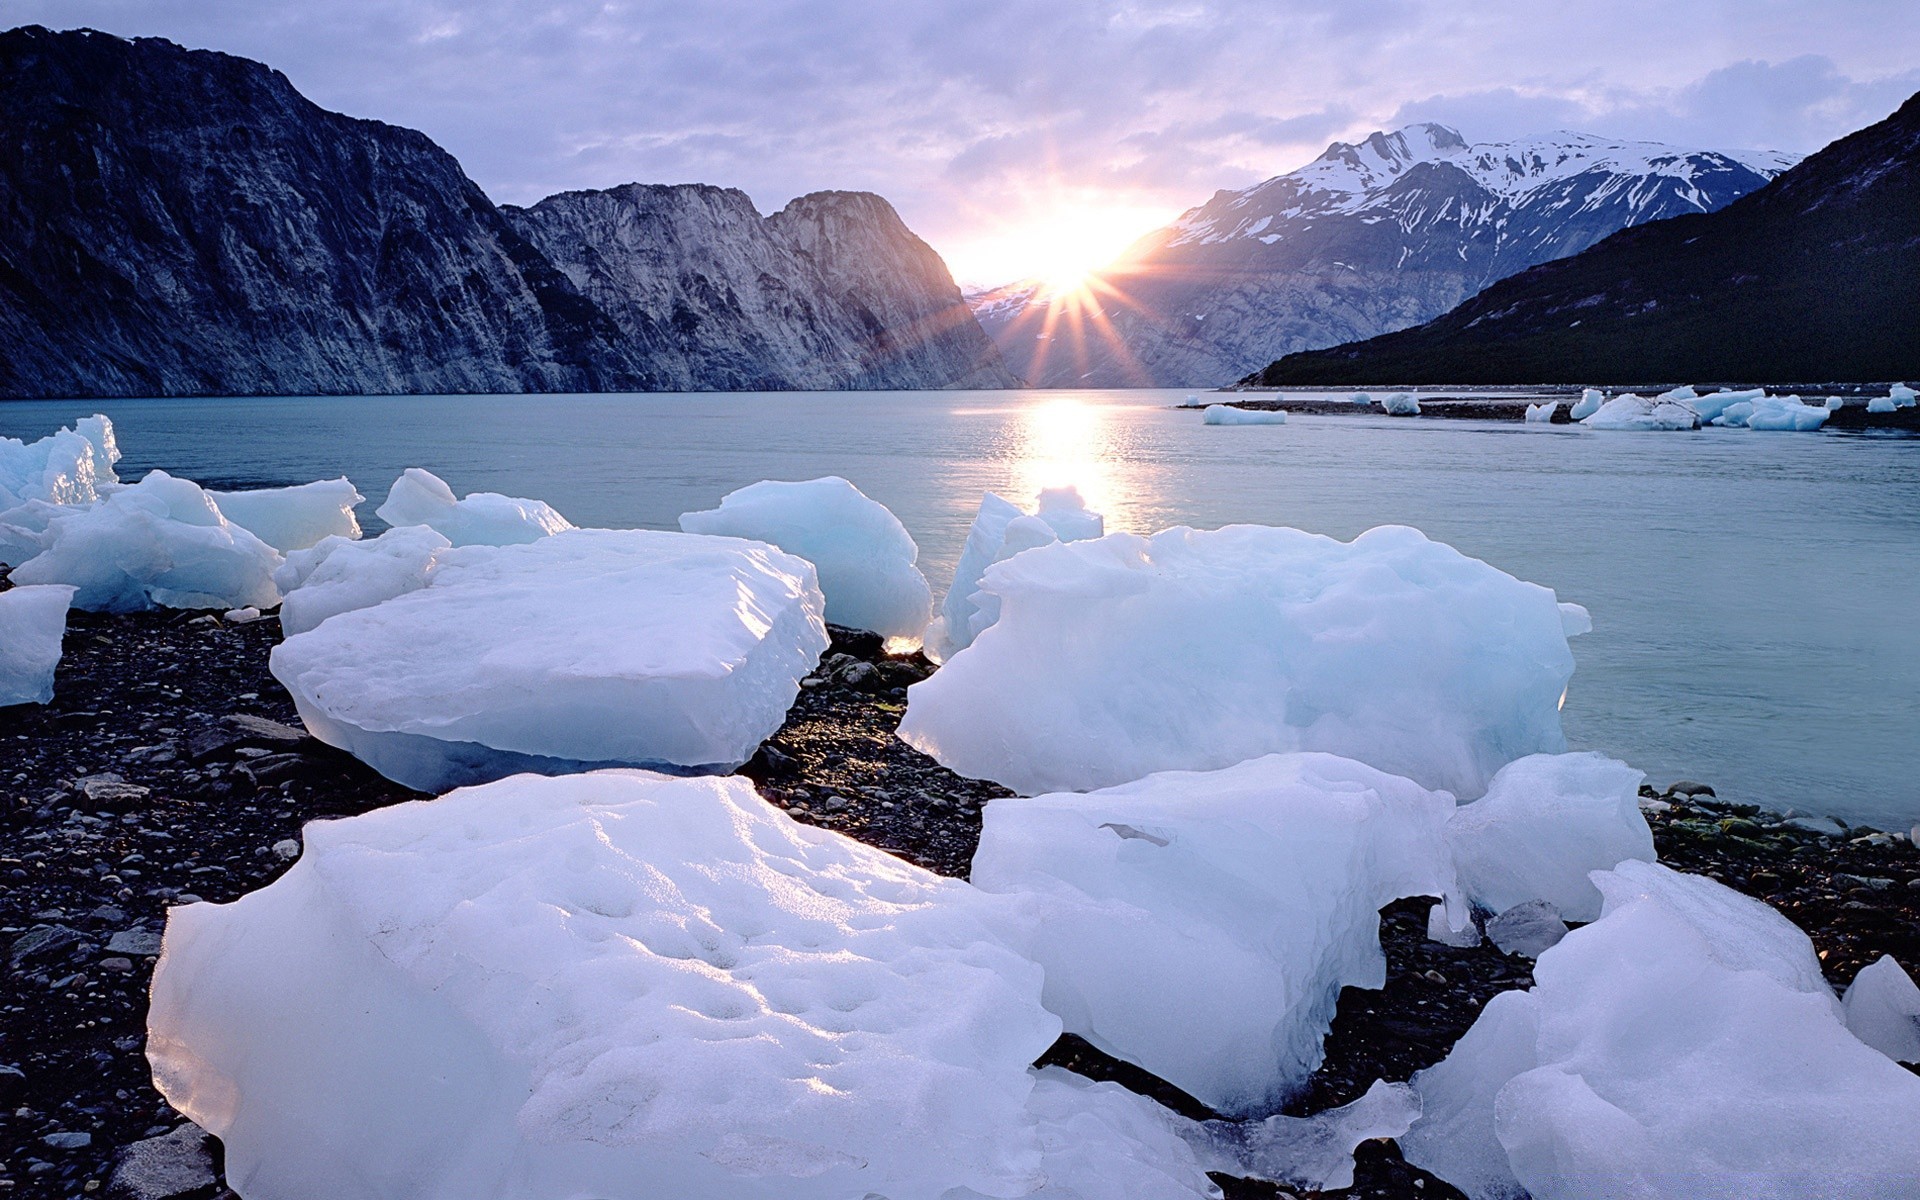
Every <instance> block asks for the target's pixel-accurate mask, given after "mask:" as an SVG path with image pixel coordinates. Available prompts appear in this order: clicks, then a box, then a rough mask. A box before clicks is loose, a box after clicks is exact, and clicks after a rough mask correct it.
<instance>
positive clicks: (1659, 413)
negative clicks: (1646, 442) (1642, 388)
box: [1581, 388, 1700, 430]
mask: <svg viewBox="0 0 1920 1200" xmlns="http://www.w3.org/2000/svg"><path fill="white" fill-rule="evenodd" d="M1687 390H1688V391H1692V389H1691V388H1689V389H1687ZM1671 395H1673V393H1672V392H1668V393H1667V394H1666V396H1662V397H1660V398H1657V399H1653V400H1649V399H1647V398H1646V397H1645V396H1636V395H1634V394H1633V393H1632V392H1628V393H1626V394H1625V395H1623V396H1615V397H1614V398H1613V399H1611V400H1609V401H1607V402H1606V403H1605V404H1602V405H1601V406H1600V407H1599V408H1597V409H1595V410H1594V411H1593V412H1591V413H1589V414H1588V415H1587V416H1586V417H1584V418H1582V419H1581V424H1583V425H1585V426H1586V427H1587V428H1588V429H1627V430H1649V429H1698V428H1699V427H1700V418H1699V416H1698V415H1697V414H1696V413H1695V412H1694V411H1693V409H1692V408H1691V407H1689V406H1688V405H1686V404H1682V403H1681V402H1680V401H1678V400H1671V399H1667V396H1671Z"/></svg>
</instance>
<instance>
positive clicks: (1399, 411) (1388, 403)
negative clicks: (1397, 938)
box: [1380, 392, 1420, 417]
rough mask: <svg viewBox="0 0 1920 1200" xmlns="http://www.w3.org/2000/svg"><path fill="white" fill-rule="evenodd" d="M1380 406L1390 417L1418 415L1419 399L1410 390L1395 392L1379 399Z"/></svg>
mask: <svg viewBox="0 0 1920 1200" xmlns="http://www.w3.org/2000/svg"><path fill="white" fill-rule="evenodd" d="M1380 407H1381V408H1383V409H1385V410H1386V412H1387V415H1388V416H1391V417H1417V416H1419V415H1420V401H1419V400H1418V399H1416V398H1415V397H1414V395H1413V393H1412V392H1395V393H1393V394H1392V395H1391V396H1387V397H1385V398H1383V399H1382V400H1381V401H1380Z"/></svg>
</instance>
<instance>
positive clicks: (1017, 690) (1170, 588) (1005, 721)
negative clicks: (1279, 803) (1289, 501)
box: [900, 525, 1584, 797]
mask: <svg viewBox="0 0 1920 1200" xmlns="http://www.w3.org/2000/svg"><path fill="white" fill-rule="evenodd" d="M983 586H984V590H985V591H987V592H989V593H992V594H993V595H994V596H995V597H997V598H998V600H999V601H1000V605H1001V608H1000V619H999V621H998V623H996V624H995V625H994V626H993V627H992V628H991V629H989V630H988V631H987V632H986V633H985V634H984V635H983V636H981V637H980V639H979V640H978V641H976V642H975V643H974V644H973V645H972V646H971V647H969V648H968V649H967V651H966V652H965V653H964V654H956V655H954V656H953V658H952V660H951V661H950V662H948V663H947V665H946V666H944V667H943V668H941V670H940V671H939V672H938V673H936V674H935V675H934V676H933V677H932V678H931V679H928V680H927V681H926V682H924V683H920V684H917V685H915V686H914V687H912V688H911V689H909V690H908V693H907V694H908V698H909V699H908V706H907V713H906V717H905V719H904V720H902V722H901V724H900V736H901V737H903V738H905V739H906V740H907V741H908V742H909V743H911V744H912V745H913V746H915V747H916V748H918V749H920V750H922V751H925V752H926V753H928V754H930V755H932V756H933V757H934V758H936V759H938V760H939V761H940V762H941V763H943V764H944V765H946V766H948V767H951V768H952V769H954V770H956V771H958V772H960V773H961V774H963V775H969V776H972V777H974V778H981V779H993V780H997V781H998V782H1000V783H1003V784H1005V785H1007V786H1008V787H1010V788H1013V789H1014V790H1015V791H1018V792H1021V793H1024V794H1029V795H1031V794H1035V793H1039V792H1046V791H1083V790H1086V789H1090V788H1097V787H1107V786H1111V785H1113V784H1116V783H1123V782H1125V781H1127V780H1129V779H1138V778H1140V777H1141V776H1143V775H1148V774H1151V773H1152V772H1154V771H1165V770H1181V769H1186V770H1205V769H1209V768H1213V767H1223V766H1227V765H1229V764H1231V763H1235V762H1240V761H1242V760H1244V759H1248V758H1254V757H1257V756H1259V755H1262V754H1271V753H1276V752H1282V751H1289V750H1325V751H1329V752H1331V753H1334V754H1343V755H1346V756H1348V757H1351V758H1357V759H1360V760H1361V761H1364V762H1367V763H1369V764H1371V765H1373V766H1375V767H1379V768H1380V769H1382V770H1385V771H1390V772H1393V773H1395V774H1399V775H1406V776H1408V777H1410V778H1412V779H1415V780H1418V781H1419V782H1420V783H1422V784H1424V785H1425V786H1427V787H1434V788H1445V789H1447V790H1449V791H1451V792H1453V793H1454V794H1455V795H1458V796H1466V797H1474V796H1478V795H1480V793H1482V792H1483V791H1485V790H1486V786H1487V782H1488V781H1489V780H1490V779H1492V777H1493V774H1494V772H1496V771H1498V770H1499V769H1500V768H1501V767H1503V766H1505V765H1506V764H1507V763H1508V762H1511V761H1512V760H1514V759H1516V758H1519V757H1522V756H1524V755H1527V754H1534V753H1556V752H1559V751H1562V750H1564V749H1566V741H1565V739H1564V737H1563V736H1562V734H1561V729H1560V712H1559V703H1560V697H1561V695H1562V694H1563V693H1564V691H1565V689H1566V684H1567V680H1568V678H1569V677H1570V676H1571V674H1572V672H1573V655H1572V653H1571V651H1569V650H1568V648H1567V636H1568V632H1569V630H1577V629H1578V628H1580V627H1581V625H1580V622H1579V620H1578V619H1577V618H1580V617H1584V613H1576V612H1574V611H1573V610H1572V608H1571V606H1569V607H1568V611H1567V612H1565V613H1563V612H1562V606H1559V605H1557V604H1556V603H1555V600H1554V595H1553V593H1552V592H1551V591H1549V590H1548V589H1546V588H1543V587H1539V586H1536V585H1534V584H1530V583H1523V582H1521V581H1520V580H1518V579H1515V578H1513V577H1512V576H1511V575H1507V574H1505V573H1504V572H1501V571H1498V570H1495V569H1494V568H1493V567H1490V566H1488V565H1487V564H1486V563H1483V562H1480V561H1478V560H1476V559H1471V558H1468V557H1466V556H1465V555H1463V554H1461V553H1459V552H1458V551H1456V550H1454V549H1453V548H1452V547H1450V546H1446V545H1443V544H1441V543H1438V542H1432V541H1428V540H1427V538H1426V537H1425V536H1424V535H1422V534H1421V533H1420V531H1419V530H1416V529H1409V528H1406V527H1404V526H1385V527H1382V528H1379V529H1374V530H1370V531H1368V532H1366V533H1363V534H1361V535H1360V536H1359V537H1357V538H1355V539H1354V540H1353V541H1352V542H1337V541H1334V540H1333V539H1332V538H1327V537H1320V536H1317V535H1314V534H1309V533H1303V532H1301V531H1300V530H1297V529H1276V528H1270V527H1267V526H1260V525H1235V526H1229V527H1227V528H1225V529H1219V530H1214V531H1211V532H1199V531H1196V530H1192V529H1170V530H1167V531H1166V532H1164V533H1160V534H1156V535H1155V536H1153V537H1151V538H1143V537H1137V536H1134V535H1131V534H1114V535H1111V536H1109V537H1106V538H1102V539H1100V540H1098V541H1085V542H1073V543H1068V544H1061V545H1048V546H1042V547H1039V548H1037V549H1032V550H1028V551H1026V552H1025V553H1022V554H1020V555H1018V556H1017V557H1014V558H1011V559H1008V560H1006V561H1004V562H1000V563H996V564H995V565H993V566H992V567H989V568H988V569H987V571H986V579H985V583H984V585H983Z"/></svg>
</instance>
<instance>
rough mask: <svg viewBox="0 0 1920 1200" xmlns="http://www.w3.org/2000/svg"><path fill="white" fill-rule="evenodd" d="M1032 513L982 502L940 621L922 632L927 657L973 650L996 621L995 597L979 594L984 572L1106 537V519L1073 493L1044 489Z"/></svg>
mask: <svg viewBox="0 0 1920 1200" xmlns="http://www.w3.org/2000/svg"><path fill="white" fill-rule="evenodd" d="M1036 508H1037V511H1035V512H1034V513H1033V514H1032V515H1031V516H1029V515H1028V514H1027V513H1025V512H1023V511H1022V510H1021V508H1020V506H1019V505H1017V504H1014V503H1013V502H1012V501H1009V500H1003V499H1001V498H1000V497H999V496H996V495H994V494H993V493H992V492H988V493H987V494H986V495H985V496H983V497H981V499H980V512H979V515H978V516H976V517H974V519H973V527H972V528H971V529H969V530H968V531H967V544H966V546H965V547H964V548H963V549H962V550H961V552H960V562H959V565H958V566H956V567H955V568H954V571H953V586H952V587H950V588H948V589H947V596H946V599H945V600H944V601H942V602H941V605H940V616H939V617H938V618H937V619H936V620H935V621H934V623H933V625H932V626H930V627H929V628H928V630H927V653H928V654H930V655H932V656H933V658H934V659H935V661H945V660H946V659H948V658H950V657H952V656H953V655H954V654H955V653H957V652H958V651H960V650H964V649H965V648H966V647H968V646H970V645H972V644H973V639H974V638H976V637H979V636H980V633H981V631H982V630H984V629H986V628H987V627H988V626H989V625H992V624H993V623H994V621H996V620H998V619H999V616H1000V600H999V597H997V596H992V595H986V596H983V595H982V594H981V592H980V581H981V579H982V577H983V576H985V574H986V570H987V568H988V567H990V566H992V565H993V564H994V563H997V562H1004V561H1005V560H1007V559H1009V558H1012V557H1013V556H1014V555H1016V554H1018V553H1020V552H1021V551H1022V550H1031V549H1033V548H1034V547H1036V546H1045V545H1048V544H1050V543H1052V542H1076V541H1086V540H1088V539H1091V538H1097V537H1100V536H1101V535H1102V534H1103V533H1105V532H1106V521H1105V519H1104V518H1102V517H1101V515H1100V514H1099V513H1096V512H1089V511H1088V510H1087V507H1086V501H1084V500H1082V499H1081V498H1080V493H1079V491H1078V490H1076V489H1074V488H1071V487H1063V488H1047V489H1045V490H1043V491H1042V492H1041V493H1040V500H1039V503H1038V505H1037V506H1036Z"/></svg>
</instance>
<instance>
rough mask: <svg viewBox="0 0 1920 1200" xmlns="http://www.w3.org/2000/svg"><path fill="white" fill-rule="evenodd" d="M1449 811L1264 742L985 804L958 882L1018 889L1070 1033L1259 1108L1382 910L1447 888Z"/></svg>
mask: <svg viewBox="0 0 1920 1200" xmlns="http://www.w3.org/2000/svg"><path fill="white" fill-rule="evenodd" d="M959 661H961V660H960V659H956V660H955V662H956V663H957V662H959ZM946 669H952V668H951V667H949V668H946ZM1451 810H1452V800H1451V798H1450V797H1448V796H1446V795H1444V794H1439V793H1434V792H1429V791H1427V790H1426V789H1424V788H1422V787H1420V786H1419V785H1418V784H1415V783H1413V782H1412V781H1410V780H1407V779H1402V778H1399V777H1397V776H1393V775H1388V774H1386V773H1384V772H1381V771H1376V770H1374V769H1373V768H1372V767H1369V766H1366V765H1364V764H1362V763H1357V762H1353V761H1351V760H1349V759H1343V758H1337V757H1335V756H1333V755H1330V754H1294V755H1275V756H1272V757H1268V758H1260V759H1255V760H1253V761H1251V762H1244V763H1240V764H1238V765H1237V766H1232V767H1228V768H1226V769H1224V770H1220V771H1210V772H1198V773H1196V772H1167V773H1165V774H1160V775H1153V776H1149V777H1148V778H1146V779H1142V780H1139V781H1137V782H1134V783H1129V784H1126V785H1123V786H1121V787H1115V788H1108V789H1106V790H1104V791H1098V792H1093V793H1090V794H1086V795H1077V794H1071V793H1062V794H1057V795H1049V796H1040V797H1037V798H1034V799H1024V800H1023V799H1008V800H995V801H993V802H992V803H990V804H988V805H987V806H986V808H985V810H984V811H983V821H984V825H983V827H982V830H981V835H980V847H979V850H978V851H977V852H976V853H975V855H974V859H973V870H972V876H971V877H972V879H973V881H974V884H975V886H977V887H980V888H982V889H984V890H986V891H990V892H997V893H1004V894H1008V895H1013V896H1018V897H1021V898H1022V900H1023V905H1024V908H1023V911H1024V912H1025V914H1026V916H1027V919H1028V923H1029V927H1030V931H1031V932H1030V933H1029V935H1028V936H1029V939H1030V953H1031V955H1032V957H1033V958H1034V960H1035V961H1036V962H1038V963H1040V964H1041V966H1043V967H1044V968H1045V969H1046V1004H1047V1007H1048V1008H1049V1009H1051V1010H1052V1011H1053V1012H1056V1013H1058V1014H1060V1017H1061V1019H1062V1020H1063V1021H1065V1022H1066V1026H1067V1028H1068V1029H1069V1030H1071V1031H1073V1032H1075V1033H1079V1034H1081V1035H1082V1036H1084V1037H1085V1038H1086V1039H1087V1040H1088V1041H1090V1042H1092V1043H1093V1044H1094V1045H1096V1046H1098V1047H1100V1048H1101V1049H1102V1050H1105V1051H1107V1052H1108V1053H1110V1054H1113V1055H1116V1056H1117V1057H1120V1058H1124V1059H1126V1060H1127V1061H1128V1062H1132V1063H1137V1064H1139V1065H1140V1066H1142V1067H1144V1068H1146V1069H1147V1070H1149V1071H1151V1072H1153V1073H1154V1074H1155V1075H1158V1076H1159V1077H1160V1078H1162V1079H1165V1080H1167V1081H1168V1082H1169V1083H1172V1084H1174V1085H1175V1086H1177V1087H1180V1088H1182V1089H1184V1090H1186V1091H1187V1092H1188V1093H1189V1094H1191V1095H1193V1096H1195V1097H1197V1098H1198V1099H1200V1100H1202V1101H1204V1102H1206V1103H1207V1104H1208V1105H1211V1106H1212V1107H1214V1108H1215V1109H1218V1110H1220V1111H1222V1112H1229V1113H1267V1112H1271V1111H1273V1109H1274V1108H1275V1107H1277V1106H1278V1104H1279V1103H1280V1102H1282V1101H1283V1100H1285V1099H1286V1098H1287V1096H1288V1095H1289V1094H1290V1093H1291V1092H1293V1091H1294V1090H1295V1089H1297V1088H1298V1087H1299V1086H1300V1085H1301V1084H1302V1083H1303V1082H1304V1081H1305V1080H1306V1078H1307V1076H1308V1075H1310V1074H1311V1073H1312V1072H1313V1069H1314V1068H1315V1067H1316V1066H1317V1065H1318V1064H1319V1062H1320V1059H1321V1039H1322V1038H1323V1037H1324V1036H1325V1034H1326V1031H1327V1028H1328V1025H1329V1024H1330V1022H1331V1021H1332V1019H1333V1013H1334V1005H1335V1003H1336V1001H1337V1000H1338V999H1339V995H1340V989H1341V988H1342V987H1369V988H1377V987H1380V986H1381V985H1382V984H1383V983H1384V982H1385V980H1386V960H1385V958H1384V957H1383V955H1382V954H1381V950H1380V941H1379V931H1380V918H1379V910H1380V908H1381V906H1382V905H1385V904H1387V903H1389V902H1391V901H1393V900H1395V899H1398V898H1400V897H1402V896H1413V895H1439V894H1442V893H1444V892H1445V891H1446V890H1447V889H1448V888H1449V886H1450V885H1451V883H1452V870H1451V867H1450V865H1449V863H1448V861H1447V854H1446V848H1445V832H1444V831H1445V826H1446V819H1447V814H1448V813H1449V812H1450V811H1451Z"/></svg>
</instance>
